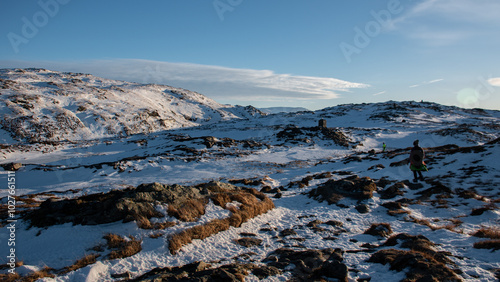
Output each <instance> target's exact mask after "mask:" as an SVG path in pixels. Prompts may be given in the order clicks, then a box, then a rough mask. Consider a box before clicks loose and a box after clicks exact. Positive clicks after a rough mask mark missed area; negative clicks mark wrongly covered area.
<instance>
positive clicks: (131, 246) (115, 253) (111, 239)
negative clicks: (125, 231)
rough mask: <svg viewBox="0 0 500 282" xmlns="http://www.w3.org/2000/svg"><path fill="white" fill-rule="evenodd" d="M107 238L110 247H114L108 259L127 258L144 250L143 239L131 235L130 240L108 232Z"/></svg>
mask: <svg viewBox="0 0 500 282" xmlns="http://www.w3.org/2000/svg"><path fill="white" fill-rule="evenodd" d="M104 239H106V241H107V244H108V248H110V249H114V250H112V251H111V253H110V254H109V255H108V259H110V260H111V259H117V258H126V257H130V256H133V255H135V254H137V253H138V252H140V251H141V250H142V246H141V243H142V241H140V240H137V239H135V238H134V237H130V240H126V239H125V238H123V237H121V236H119V235H116V234H106V236H104Z"/></svg>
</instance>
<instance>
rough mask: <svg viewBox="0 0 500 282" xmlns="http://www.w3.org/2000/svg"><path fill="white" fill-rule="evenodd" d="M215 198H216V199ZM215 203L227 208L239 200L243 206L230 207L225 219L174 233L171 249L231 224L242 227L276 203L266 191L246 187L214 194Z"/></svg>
mask: <svg viewBox="0 0 500 282" xmlns="http://www.w3.org/2000/svg"><path fill="white" fill-rule="evenodd" d="M214 199H215V200H214ZM212 200H213V201H214V203H216V204H218V205H221V207H223V208H226V204H227V203H229V202H233V201H237V202H239V203H241V206H240V207H239V209H238V208H236V207H228V209H229V210H230V211H231V212H232V214H231V216H230V217H228V218H225V219H215V220H212V221H210V222H208V223H207V224H204V225H198V226H195V227H192V228H190V229H186V230H184V231H182V232H180V233H177V234H174V235H173V236H172V237H170V240H169V250H170V252H171V253H172V254H175V253H176V252H177V251H178V250H179V249H180V248H181V247H182V246H184V245H186V244H189V243H191V242H192V240H194V239H200V240H202V239H205V238H207V237H209V236H211V235H213V234H217V233H219V232H221V231H225V230H227V229H229V227H230V226H234V227H240V226H241V224H243V223H244V222H246V221H247V220H249V219H251V218H254V217H256V216H258V215H260V214H263V213H265V212H267V211H269V210H271V209H273V208H274V203H273V201H272V200H271V199H269V198H268V197H267V196H266V195H265V194H264V193H261V192H258V191H257V190H255V189H244V190H240V191H237V192H230V193H226V194H225V195H221V196H213V197H212Z"/></svg>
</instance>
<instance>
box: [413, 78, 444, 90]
mask: <svg viewBox="0 0 500 282" xmlns="http://www.w3.org/2000/svg"><path fill="white" fill-rule="evenodd" d="M443 80H444V79H442V78H439V79H433V80H429V81H424V82H421V83H419V84H414V85H411V86H410V88H415V87H420V86H424V85H429V84H433V83H437V82H440V81H443Z"/></svg>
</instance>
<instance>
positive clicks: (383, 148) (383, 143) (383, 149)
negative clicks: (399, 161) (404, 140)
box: [382, 142, 387, 153]
mask: <svg viewBox="0 0 500 282" xmlns="http://www.w3.org/2000/svg"><path fill="white" fill-rule="evenodd" d="M385 148H387V145H385V142H382V153H383V152H385Z"/></svg>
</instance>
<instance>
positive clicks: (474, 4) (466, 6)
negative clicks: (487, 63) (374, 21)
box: [387, 0, 500, 46]
mask: <svg viewBox="0 0 500 282" xmlns="http://www.w3.org/2000/svg"><path fill="white" fill-rule="evenodd" d="M498 11H500V1H498V0H425V1H422V2H419V3H417V4H415V5H414V6H410V4H406V6H405V10H404V12H403V13H402V14H401V15H400V16H398V17H394V18H393V19H392V20H391V21H390V23H389V24H388V25H387V26H388V27H390V29H392V30H393V31H399V32H401V33H402V34H403V35H405V36H407V37H408V38H410V39H414V40H417V41H419V42H422V43H425V44H428V45H433V46H445V45H451V44H454V43H457V42H460V41H463V40H466V39H470V38H472V37H473V36H477V35H486V36H496V34H497V31H498V28H499V27H500V17H499V16H498Z"/></svg>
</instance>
